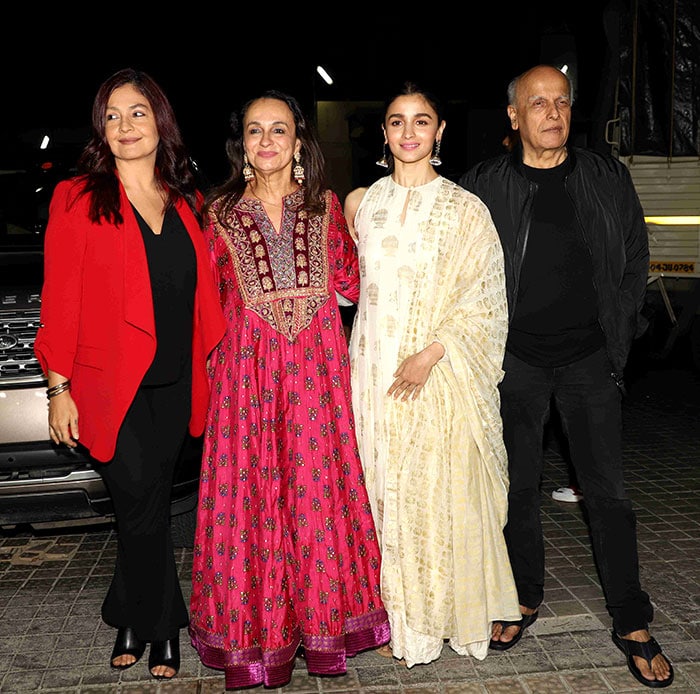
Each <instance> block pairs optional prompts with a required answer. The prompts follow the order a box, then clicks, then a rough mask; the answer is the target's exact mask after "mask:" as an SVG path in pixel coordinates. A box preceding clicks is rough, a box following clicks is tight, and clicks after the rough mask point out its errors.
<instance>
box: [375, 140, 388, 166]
mask: <svg viewBox="0 0 700 694" xmlns="http://www.w3.org/2000/svg"><path fill="white" fill-rule="evenodd" d="M374 163H375V164H376V165H377V166H381V167H382V168H383V169H388V168H389V161H388V160H387V158H386V142H385V143H384V144H383V145H382V158H381V159H377V161H375V162H374Z"/></svg>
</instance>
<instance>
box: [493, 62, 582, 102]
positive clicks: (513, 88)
mask: <svg viewBox="0 0 700 694" xmlns="http://www.w3.org/2000/svg"><path fill="white" fill-rule="evenodd" d="M538 67H551V68H553V69H555V70H559V68H558V67H556V65H547V66H542V65H540V66H538ZM532 70H534V68H530V69H529V70H525V72H523V73H521V74H519V75H518V76H517V77H514V78H513V79H512V80H511V81H510V82H509V83H508V89H507V92H506V93H507V95H508V105H509V106H515V105H516V101H517V95H518V94H517V92H518V85H519V84H520V80H521V79H522V78H523V77H525V75H527V74H528V73H529V72H531V71H532ZM559 72H561V74H562V75H564V77H566V81H567V82H568V83H569V102H570V103H571V105H572V106H573V105H574V83H573V82H572V81H571V77H569V75H568V74H567V73H566V72H562V71H561V70H559Z"/></svg>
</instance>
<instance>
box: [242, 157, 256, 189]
mask: <svg viewBox="0 0 700 694" xmlns="http://www.w3.org/2000/svg"><path fill="white" fill-rule="evenodd" d="M254 178H255V171H253V167H252V166H251V165H250V164H249V163H248V155H247V154H246V153H245V152H244V153H243V180H244V181H245V182H246V183H250V182H251V181H252V180H253V179H254Z"/></svg>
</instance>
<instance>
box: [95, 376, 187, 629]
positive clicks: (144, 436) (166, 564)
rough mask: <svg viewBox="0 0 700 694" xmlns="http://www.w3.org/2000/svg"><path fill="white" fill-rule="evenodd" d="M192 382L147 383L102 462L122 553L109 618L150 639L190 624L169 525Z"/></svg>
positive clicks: (107, 604) (105, 613) (106, 608)
mask: <svg viewBox="0 0 700 694" xmlns="http://www.w3.org/2000/svg"><path fill="white" fill-rule="evenodd" d="M190 397H191V385H190V381H189V379H185V380H183V381H180V382H178V383H176V384H173V385H167V386H145V387H141V388H139V390H138V391H137V393H136V397H135V398H134V401H133V403H132V404H131V407H130V408H129V411H128V412H127V414H126V418H125V419H124V422H123V424H122V427H121V429H120V431H119V436H118V438H117V445H116V450H115V455H114V458H113V459H112V460H111V461H110V462H109V463H106V464H105V463H96V466H97V467H98V470H100V473H101V475H102V477H103V479H104V481H105V484H106V486H107V489H108V490H109V493H110V496H111V497H112V502H113V505H114V513H115V520H116V526H117V541H118V547H117V558H116V565H115V570H114V576H113V578H112V583H111V585H110V588H109V590H108V592H107V596H106V597H105V600H104V603H103V604H102V619H103V620H104V621H105V622H106V623H107V624H109V625H110V626H113V627H131V628H133V629H134V630H135V632H136V635H137V636H138V638H140V639H141V640H143V641H163V640H166V639H172V638H176V637H177V635H178V633H179V630H180V629H181V628H183V627H185V626H187V624H188V621H189V615H188V610H187V607H186V605H185V601H184V598H183V595H182V590H181V588H180V582H179V580H178V575H177V566H176V564H175V554H174V549H173V541H172V536H171V533H170V495H171V490H172V485H173V475H174V471H175V465H176V463H177V460H178V456H179V454H180V451H181V449H182V445H183V443H184V440H185V435H186V432H187V425H188V421H189V418H190V408H191V404H190Z"/></svg>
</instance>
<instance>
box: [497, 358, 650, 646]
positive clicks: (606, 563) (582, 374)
mask: <svg viewBox="0 0 700 694" xmlns="http://www.w3.org/2000/svg"><path fill="white" fill-rule="evenodd" d="M503 368H504V370H505V377H504V379H503V381H502V382H501V384H500V387H499V389H500V393H501V415H502V417H503V431H504V439H505V444H506V449H507V451H508V468H509V474H510V488H509V493H508V522H507V525H506V527H505V531H504V532H505V538H506V543H507V546H508V552H509V556H510V561H511V565H512V568H513V574H514V576H515V582H516V586H517V589H518V596H519V599H520V604H521V605H524V606H525V607H531V608H535V607H538V606H539V604H540V603H541V602H542V599H543V597H544V573H545V572H544V539H543V535H542V523H541V519H540V485H541V478H542V464H543V445H544V443H543V439H544V427H545V424H546V422H547V421H548V419H549V415H550V406H551V403H552V402H553V403H554V405H555V406H556V408H557V411H558V413H559V416H560V419H561V422H562V427H563V430H564V433H565V435H566V437H567V440H568V444H569V449H570V455H571V462H572V464H573V466H574V469H575V470H576V477H577V479H578V483H579V486H580V488H581V490H582V491H583V498H584V503H585V506H586V511H587V514H588V520H589V525H590V532H591V537H592V542H593V556H594V558H595V561H596V565H597V568H598V573H599V576H600V580H601V585H602V588H603V593H604V596H605V601H606V606H607V609H608V612H609V613H610V616H611V617H612V620H613V628H614V629H615V630H616V631H617V632H618V633H619V634H621V635H622V634H627V633H629V632H630V631H635V630H637V629H646V628H648V625H649V622H650V621H651V620H652V618H653V608H652V605H651V602H650V600H649V596H648V595H647V594H646V593H645V592H644V591H643V590H642V589H641V586H640V583H639V561H638V555H637V534H636V516H635V514H634V511H633V510H632V504H631V502H630V500H629V498H628V496H627V494H626V492H625V487H624V479H623V470H622V411H621V393H620V390H619V388H618V387H617V385H616V384H615V382H614V380H613V378H612V377H611V375H610V374H611V372H612V371H613V369H612V368H611V366H610V362H609V360H608V357H607V355H606V353H605V350H600V351H598V352H596V353H595V354H592V355H591V356H589V357H586V358H585V359H581V360H580V361H578V362H575V363H573V364H570V365H567V366H562V367H556V368H542V367H537V366H531V365H529V364H526V363H525V362H523V361H522V360H520V359H518V358H517V357H515V356H514V355H512V354H510V353H506V357H505V360H504V366H503Z"/></svg>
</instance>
